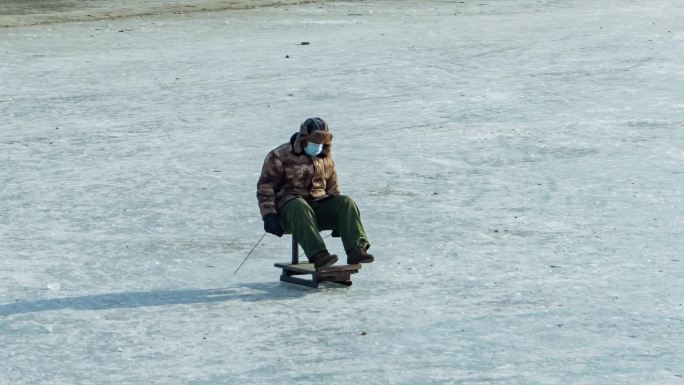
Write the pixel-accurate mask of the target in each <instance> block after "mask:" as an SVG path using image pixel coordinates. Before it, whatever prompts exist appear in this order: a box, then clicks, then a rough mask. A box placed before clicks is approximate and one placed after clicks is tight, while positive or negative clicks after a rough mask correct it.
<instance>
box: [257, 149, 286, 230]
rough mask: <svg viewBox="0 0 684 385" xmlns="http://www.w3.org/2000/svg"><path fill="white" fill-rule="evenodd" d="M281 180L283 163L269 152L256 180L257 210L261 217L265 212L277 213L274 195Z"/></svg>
mask: <svg viewBox="0 0 684 385" xmlns="http://www.w3.org/2000/svg"><path fill="white" fill-rule="evenodd" d="M282 182H283V163H282V162H281V160H280V159H279V158H278V157H277V156H276V155H275V154H274V153H273V152H270V153H268V155H267V156H266V159H265V160H264V165H263V167H262V168H261V175H260V176H259V181H258V182H257V193H256V196H257V200H258V201H259V212H260V213H261V217H262V218H263V217H265V216H266V215H267V214H277V213H278V208H277V206H276V201H275V195H276V192H277V191H278V190H279V189H280V187H281V185H282Z"/></svg>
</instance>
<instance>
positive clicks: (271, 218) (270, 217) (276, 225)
mask: <svg viewBox="0 0 684 385" xmlns="http://www.w3.org/2000/svg"><path fill="white" fill-rule="evenodd" d="M264 231H266V232H267V233H271V234H273V235H277V236H279V237H282V236H283V228H282V227H280V221H279V220H278V214H266V216H265V217H264Z"/></svg>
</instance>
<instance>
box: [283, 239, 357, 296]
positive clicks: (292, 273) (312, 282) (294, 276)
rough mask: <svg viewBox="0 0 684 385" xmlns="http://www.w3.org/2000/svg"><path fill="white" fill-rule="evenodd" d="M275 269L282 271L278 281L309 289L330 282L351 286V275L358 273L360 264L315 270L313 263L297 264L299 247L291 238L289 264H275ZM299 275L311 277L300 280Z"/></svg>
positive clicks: (295, 240)
mask: <svg viewBox="0 0 684 385" xmlns="http://www.w3.org/2000/svg"><path fill="white" fill-rule="evenodd" d="M275 267H279V268H281V269H282V274H281V275H280V280H281V281H283V282H289V283H294V284H297V285H304V286H309V287H318V284H319V283H322V282H332V283H336V284H340V285H344V286H351V284H352V281H351V275H352V274H356V273H358V271H359V269H361V265H360V264H355V265H333V266H328V267H324V268H322V269H319V270H316V269H315V268H314V265H313V263H299V245H298V244H297V239H296V238H295V236H294V235H293V236H292V261H291V263H286V262H285V263H276V264H275ZM301 275H311V279H305V278H300V277H298V276H301Z"/></svg>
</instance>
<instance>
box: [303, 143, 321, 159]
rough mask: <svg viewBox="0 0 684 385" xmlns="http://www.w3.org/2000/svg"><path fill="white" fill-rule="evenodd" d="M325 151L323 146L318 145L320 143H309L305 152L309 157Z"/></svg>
mask: <svg viewBox="0 0 684 385" xmlns="http://www.w3.org/2000/svg"><path fill="white" fill-rule="evenodd" d="M321 151H323V144H318V143H311V142H309V143H307V144H306V147H305V148H304V152H306V154H307V155H309V156H316V155H318V154H320V153H321Z"/></svg>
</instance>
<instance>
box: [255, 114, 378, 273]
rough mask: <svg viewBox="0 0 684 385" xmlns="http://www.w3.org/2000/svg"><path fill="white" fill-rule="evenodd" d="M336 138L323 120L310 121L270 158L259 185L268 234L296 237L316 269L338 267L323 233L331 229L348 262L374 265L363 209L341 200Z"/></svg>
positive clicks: (261, 207)
mask: <svg viewBox="0 0 684 385" xmlns="http://www.w3.org/2000/svg"><path fill="white" fill-rule="evenodd" d="M331 148H332V133H331V132H330V130H329V129H328V125H327V123H326V122H325V121H323V119H321V118H309V119H306V121H304V123H302V125H301V127H300V128H299V132H297V133H295V134H294V135H292V137H291V138H290V142H289V143H285V144H282V145H280V146H278V147H277V148H275V149H273V150H272V151H271V152H269V153H268V155H266V160H265V161H264V166H263V168H262V170H261V176H260V177H259V182H258V183H257V199H258V200H259V210H260V212H261V217H262V218H263V220H264V230H266V232H269V233H271V234H274V235H277V236H279V237H281V236H282V235H283V234H284V233H285V232H287V233H291V234H294V235H295V237H296V238H297V241H298V242H299V244H300V245H301V246H302V248H303V249H304V252H305V253H306V256H307V258H308V259H309V262H311V263H313V264H314V266H315V267H316V269H319V268H322V267H326V266H330V265H332V264H334V263H335V262H337V256H336V255H331V254H330V253H329V252H328V250H327V248H326V246H325V242H323V238H321V235H320V233H319V231H320V230H321V229H324V230H333V231H334V232H335V233H337V234H339V235H340V236H341V237H342V243H343V245H344V250H345V251H346V252H347V263H348V264H355V263H370V262H373V260H374V258H373V256H372V255H370V254H368V253H367V252H366V250H368V248H369V247H370V243H369V242H368V239H367V238H366V232H365V231H364V229H363V225H362V224H361V218H360V213H359V209H358V207H357V206H356V203H355V202H354V201H353V200H352V199H351V198H350V197H348V196H344V195H340V189H339V185H338V181H337V173H336V172H335V162H334V161H333V158H332V153H331Z"/></svg>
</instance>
